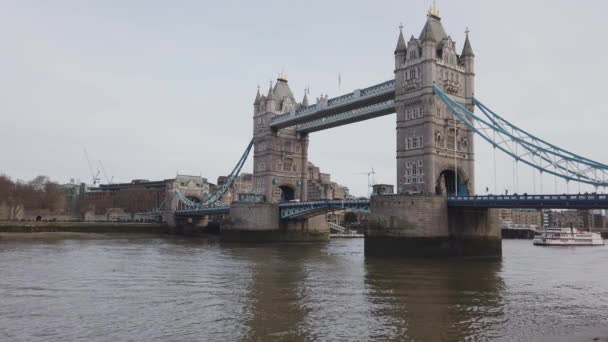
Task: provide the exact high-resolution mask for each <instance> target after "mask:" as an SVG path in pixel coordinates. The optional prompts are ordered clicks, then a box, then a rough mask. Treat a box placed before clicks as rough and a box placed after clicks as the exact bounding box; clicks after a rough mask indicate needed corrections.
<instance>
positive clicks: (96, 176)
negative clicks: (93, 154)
mask: <svg viewBox="0 0 608 342" xmlns="http://www.w3.org/2000/svg"><path fill="white" fill-rule="evenodd" d="M84 157H85V158H86V159H87V164H89V171H90V172H91V178H92V181H93V185H97V184H99V181H100V180H101V179H100V178H99V173H100V172H101V171H99V168H98V169H97V173H95V171H93V164H91V159H90V158H89V153H88V152H87V149H86V148H85V149H84Z"/></svg>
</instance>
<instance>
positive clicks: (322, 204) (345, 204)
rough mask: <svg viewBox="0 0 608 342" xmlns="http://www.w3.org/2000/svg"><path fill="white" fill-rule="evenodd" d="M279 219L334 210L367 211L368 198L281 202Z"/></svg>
mask: <svg viewBox="0 0 608 342" xmlns="http://www.w3.org/2000/svg"><path fill="white" fill-rule="evenodd" d="M279 208H280V211H281V219H284V220H285V219H295V218H303V217H310V216H316V215H318V214H321V213H323V212H330V211H336V210H350V211H364V212H369V200H367V199H365V200H322V201H312V202H294V203H281V204H280V205H279Z"/></svg>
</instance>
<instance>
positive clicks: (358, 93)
mask: <svg viewBox="0 0 608 342" xmlns="http://www.w3.org/2000/svg"><path fill="white" fill-rule="evenodd" d="M394 91H395V80H389V81H386V82H382V83H380V84H376V85H373V86H371V87H368V88H364V89H357V90H355V91H353V92H351V93H348V94H345V95H342V96H338V97H335V98H331V99H329V100H327V101H326V102H325V105H321V106H318V105H317V104H314V105H311V106H308V107H304V108H300V109H299V110H297V111H294V112H289V113H285V114H281V115H277V116H275V117H273V118H272V120H271V126H272V125H278V124H280V123H284V122H286V121H289V120H292V119H295V118H300V117H302V116H306V115H310V114H313V113H316V112H320V111H322V110H327V109H331V108H333V107H338V106H342V105H345V104H350V103H354V102H356V101H361V100H365V99H368V98H373V97H375V96H378V95H381V94H385V93H388V92H394ZM322 103H323V102H322Z"/></svg>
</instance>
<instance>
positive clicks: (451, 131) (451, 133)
mask: <svg viewBox="0 0 608 342" xmlns="http://www.w3.org/2000/svg"><path fill="white" fill-rule="evenodd" d="M455 138H456V132H455V130H454V129H453V128H450V129H448V136H447V138H446V146H447V149H448V150H454V140H455Z"/></svg>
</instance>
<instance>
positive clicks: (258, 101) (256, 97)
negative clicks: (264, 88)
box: [253, 84, 262, 105]
mask: <svg viewBox="0 0 608 342" xmlns="http://www.w3.org/2000/svg"><path fill="white" fill-rule="evenodd" d="M261 99H262V96H261V95H260V85H259V84H258V92H257V94H255V101H254V102H253V104H256V105H257V104H259V103H260V100H261Z"/></svg>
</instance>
